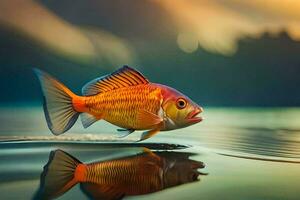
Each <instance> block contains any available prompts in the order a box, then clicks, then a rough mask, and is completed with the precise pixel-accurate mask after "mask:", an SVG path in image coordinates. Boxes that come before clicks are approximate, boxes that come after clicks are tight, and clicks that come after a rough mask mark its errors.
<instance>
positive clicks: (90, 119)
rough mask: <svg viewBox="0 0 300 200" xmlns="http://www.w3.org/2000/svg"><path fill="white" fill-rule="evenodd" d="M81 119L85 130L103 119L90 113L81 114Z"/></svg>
mask: <svg viewBox="0 0 300 200" xmlns="http://www.w3.org/2000/svg"><path fill="white" fill-rule="evenodd" d="M80 117H81V122H82V125H83V127H84V128H87V127H89V126H90V125H92V124H93V123H95V122H96V121H98V120H100V119H101V117H100V116H98V117H96V116H94V115H91V114H89V113H81V114H80Z"/></svg>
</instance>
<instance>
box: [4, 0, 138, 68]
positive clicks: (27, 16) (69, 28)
mask: <svg viewBox="0 0 300 200" xmlns="http://www.w3.org/2000/svg"><path fill="white" fill-rule="evenodd" d="M0 26H1V27H2V28H6V29H9V30H11V31H15V32H18V33H22V34H23V35H25V36H27V38H30V39H32V41H34V42H35V43H37V44H38V45H40V46H42V47H44V48H45V49H48V50H50V51H51V52H54V53H56V54H58V55H61V56H63V57H65V58H68V59H72V60H74V61H79V62H84V63H94V64H95V62H98V61H101V60H106V61H108V62H110V63H111V64H112V65H119V64H120V63H122V64H124V63H129V64H130V63H132V62H134V60H135V53H134V51H133V49H132V48H131V47H130V45H129V44H128V43H127V42H126V41H124V40H123V39H122V38H119V37H117V36H115V35H113V34H112V33H109V32H106V31H103V30H101V29H96V28H82V27H78V26H76V25H73V24H71V23H69V22H67V21H65V20H63V19H62V18H60V17H59V16H57V15H56V14H54V13H53V12H51V11H50V10H48V9H47V8H46V7H44V6H43V5H42V4H40V3H38V2H37V1H33V0H9V1H0Z"/></svg>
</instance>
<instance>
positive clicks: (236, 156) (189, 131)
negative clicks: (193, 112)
mask: <svg viewBox="0 0 300 200" xmlns="http://www.w3.org/2000/svg"><path fill="white" fill-rule="evenodd" d="M11 114H13V115H11ZM204 116H205V118H206V120H205V121H204V122H203V123H199V124H197V125H195V126H191V127H188V128H185V129H180V130H175V131H171V132H162V133H160V134H158V135H157V136H155V137H153V138H150V139H149V140H146V141H145V142H142V143H135V142H134V141H136V140H137V139H138V138H139V134H138V133H134V134H132V135H130V136H129V137H128V138H125V139H120V138H118V137H117V135H116V131H115V129H116V127H114V126H112V125H109V124H107V123H105V122H99V123H97V124H95V125H93V126H92V127H91V128H89V129H86V130H84V129H83V128H82V127H81V124H80V123H77V124H76V125H75V127H74V128H73V129H71V131H69V132H68V133H66V134H64V135H62V136H59V137H55V136H52V135H51V134H50V132H49V131H48V129H47V126H46V124H45V121H44V116H43V113H42V110H41V108H40V107H26V108H23V107H19V108H13V109H9V108H5V109H1V114H0V119H1V121H2V126H1V127H0V132H1V136H0V137H1V139H2V142H1V144H0V163H1V165H0V192H1V194H2V196H3V197H4V199H10V198H21V199H30V198H32V196H33V195H34V194H35V192H36V190H37V188H38V187H39V175H40V174H41V172H42V169H43V166H44V165H45V164H46V163H47V161H48V156H49V153H50V151H52V150H55V149H58V148H59V149H62V150H63V151H66V152H68V153H70V154H71V155H73V156H75V157H77V158H80V160H82V161H83V162H88V163H91V162H98V161H101V160H103V161H104V160H107V159H117V158H124V157H128V156H134V155H136V154H139V153H141V152H143V150H144V147H146V148H149V149H151V150H152V151H153V150H155V151H162V150H164V151H172V152H174V151H175V152H189V153H192V154H193V155H192V156H191V159H192V160H195V161H198V162H204V163H205V165H206V168H205V169H204V172H207V173H209V176H205V177H204V178H203V179H201V182H197V183H191V184H186V185H182V186H178V187H175V188H171V189H167V190H164V191H161V192H156V193H153V194H150V195H146V196H145V199H161V198H162V199H163V198H173V199H182V198H190V199H197V197H199V196H201V195H203V197H205V198H204V199H219V197H220V195H222V194H221V192H223V193H224V194H225V196H224V198H223V199H241V198H242V199H298V197H299V192H298V189H297V188H298V185H299V181H300V170H299V167H300V165H299V163H300V118H299V117H298V116H300V109H283V108H282V109H225V108H219V109H217V108H214V109H213V108H209V109H206V110H205V113H204ZM99 130H100V131H99ZM91 140H92V142H91ZM267 180H270V181H267ZM271 180H272V181H271ZM236 187H239V188H242V189H241V190H239V191H236V190H235V189H234V188H236ZM249 187H250V188H249ZM264 187H265V189H264V190H263V189H261V188H264ZM14 191H18V193H16V192H14ZM20 194H22V195H20ZM226 194H227V195H228V196H231V198H229V197H228V198H226ZM232 195H233V196H232ZM60 198H61V199H86V196H85V195H84V194H83V193H82V192H81V190H80V187H78V186H75V187H74V188H72V189H71V190H70V191H69V192H67V193H66V194H64V195H63V196H62V197H60ZM126 198H127V197H126ZM130 198H133V199H134V198H135V197H130ZM139 198H141V199H143V198H144V196H139Z"/></svg>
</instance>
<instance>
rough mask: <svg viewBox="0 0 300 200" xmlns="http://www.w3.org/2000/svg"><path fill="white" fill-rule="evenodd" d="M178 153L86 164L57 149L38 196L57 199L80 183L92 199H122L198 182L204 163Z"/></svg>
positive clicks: (50, 160)
mask: <svg viewBox="0 0 300 200" xmlns="http://www.w3.org/2000/svg"><path fill="white" fill-rule="evenodd" d="M189 156H190V155H189V154H186V153H178V152H155V153H154V152H152V151H150V150H149V149H145V150H144V152H143V153H141V154H138V155H135V156H128V157H125V158H119V159H115V160H108V161H100V162H94V163H88V164H85V163H82V162H80V161H79V160H77V159H76V158H74V157H73V156H71V155H69V154H68V153H66V152H64V151H62V150H56V151H53V152H52V153H51V154H50V157H49V161H48V163H47V165H46V166H45V167H44V171H43V173H42V175H41V184H40V189H39V191H38V193H37V196H36V198H35V199H53V198H56V197H59V196H61V195H63V194H64V193H65V192H67V191H68V190H69V189H71V188H72V187H73V186H75V185H76V184H78V183H80V184H81V188H82V189H83V190H84V192H85V193H87V194H88V195H89V196H90V197H92V199H121V198H123V197H124V196H131V195H141V194H147V193H152V192H156V191H160V190H163V189H165V188H168V187H173V186H176V185H181V184H184V183H189V182H194V181H198V176H199V175H205V174H204V173H201V172H198V171H197V170H198V169H199V168H204V164H203V163H202V162H198V161H194V160H190V159H189Z"/></svg>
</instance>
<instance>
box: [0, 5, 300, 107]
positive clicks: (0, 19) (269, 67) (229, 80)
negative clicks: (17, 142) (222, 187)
mask: <svg viewBox="0 0 300 200" xmlns="http://www.w3.org/2000/svg"><path fill="white" fill-rule="evenodd" d="M299 9H300V3H297V1H292V0H287V1H284V2H282V1H278V0H265V1H261V0H251V1H250V0H249V1H242V0H211V1H208V0H198V1H196V0H189V1H185V0H177V1H171V0H164V1H158V0H147V1H138V0H131V1H130V3H128V1H122V0H115V1H104V0H91V1H71V0H60V1H57V0H56V1H53V0H51V1H50V0H42V1H33V0H11V1H1V2H0V44H1V45H0V89H1V91H2V92H1V95H0V103H1V104H14V103H24V102H25V103H30V102H33V103H35V102H39V101H40V99H41V91H40V88H39V83H38V81H37V79H36V77H35V75H34V74H33V72H32V68H33V67H37V68H40V69H42V70H45V71H47V72H48V73H50V74H52V75H53V76H55V77H57V78H58V79H59V80H60V81H62V82H63V83H64V84H66V85H67V86H68V87H70V88H71V90H73V91H75V92H76V93H77V94H80V91H81V87H82V86H83V85H84V84H85V83H86V82H88V81H90V80H91V79H93V78H96V77H100V76H102V75H105V74H108V73H111V72H113V71H114V70H116V69H118V68H120V67H122V66H123V65H129V66H132V67H134V68H137V69H138V70H139V71H140V72H142V73H143V74H144V75H145V76H146V77H147V78H148V79H149V80H150V81H151V82H157V83H161V84H165V85H169V86H171V87H174V88H175V89H178V90H179V91H181V92H183V93H184V94H186V95H188V96H189V97H191V98H192V99H193V100H194V101H195V102H197V103H199V104H200V105H202V106H300V92H299V88H298V86H299V85H300V78H299V74H300V56H299V52H300V14H299V12H298V10H299Z"/></svg>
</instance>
